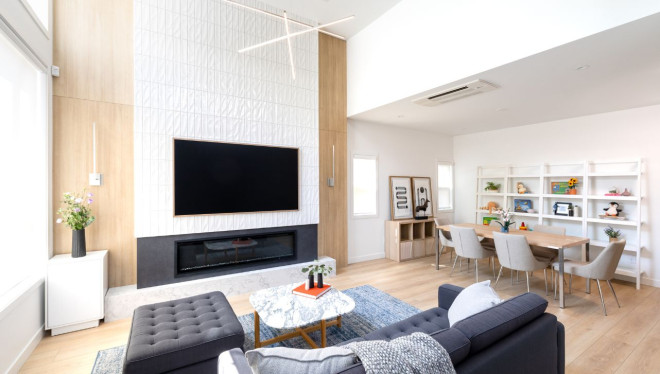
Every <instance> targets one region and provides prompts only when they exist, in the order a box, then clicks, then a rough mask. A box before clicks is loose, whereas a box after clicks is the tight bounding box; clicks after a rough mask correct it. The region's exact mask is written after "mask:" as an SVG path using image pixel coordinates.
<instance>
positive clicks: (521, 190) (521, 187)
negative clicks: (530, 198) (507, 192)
mask: <svg viewBox="0 0 660 374" xmlns="http://www.w3.org/2000/svg"><path fill="white" fill-rule="evenodd" d="M516 187H517V188H518V193H519V194H524V193H527V187H525V185H524V184H523V183H522V182H518V184H517V185H516Z"/></svg>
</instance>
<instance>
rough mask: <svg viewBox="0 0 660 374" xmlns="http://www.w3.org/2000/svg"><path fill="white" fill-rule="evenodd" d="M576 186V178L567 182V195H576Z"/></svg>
mask: <svg viewBox="0 0 660 374" xmlns="http://www.w3.org/2000/svg"><path fill="white" fill-rule="evenodd" d="M577 185H578V180H577V178H571V179H569V180H568V194H569V195H577Z"/></svg>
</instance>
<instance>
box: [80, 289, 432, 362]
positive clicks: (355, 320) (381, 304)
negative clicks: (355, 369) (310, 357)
mask: <svg viewBox="0 0 660 374" xmlns="http://www.w3.org/2000/svg"><path fill="white" fill-rule="evenodd" d="M344 293H346V294H347V295H348V296H350V297H352V298H353V300H355V309H354V310H353V311H352V312H351V313H349V314H346V315H344V316H342V328H341V329H340V328H338V327H337V326H331V327H328V329H327V335H326V339H327V342H328V346H333V345H336V344H339V343H341V342H344V341H347V340H351V339H353V338H357V337H360V336H363V335H366V334H368V333H370V332H372V331H374V330H377V329H379V328H381V327H385V326H387V325H390V324H392V323H395V322H398V321H401V320H402V319H406V318H408V317H411V316H413V315H415V314H417V313H419V312H420V310H419V309H417V308H415V307H414V306H412V305H410V304H407V303H405V302H403V301H401V300H399V299H397V298H395V297H393V296H391V295H388V294H386V293H385V292H382V291H380V290H378V289H377V288H374V287H372V286H369V285H366V286H360V287H355V288H351V289H348V290H346V291H344ZM238 320H239V321H240V322H241V325H242V326H243V331H245V345H244V347H243V348H244V349H245V350H250V349H254V314H253V313H250V314H246V315H243V316H239V317H238ZM288 331H291V330H279V329H273V328H270V327H268V326H266V325H265V324H262V325H261V330H260V332H261V340H266V339H270V338H272V337H275V336H278V335H282V334H285V333H286V332H288ZM309 335H310V337H311V338H312V339H314V341H316V342H319V341H320V339H321V332H320V331H314V332H312V333H310V334H309ZM269 347H290V348H309V345H308V344H307V343H306V342H305V340H304V339H303V338H300V337H297V338H294V339H289V340H285V341H283V342H279V343H276V344H272V345H270V346H269ZM125 348H126V347H125V346H119V347H114V348H110V349H106V350H103V351H99V353H98V354H97V355H96V362H94V368H93V369H92V374H121V369H122V363H123V359H124V357H123V356H124V350H125Z"/></svg>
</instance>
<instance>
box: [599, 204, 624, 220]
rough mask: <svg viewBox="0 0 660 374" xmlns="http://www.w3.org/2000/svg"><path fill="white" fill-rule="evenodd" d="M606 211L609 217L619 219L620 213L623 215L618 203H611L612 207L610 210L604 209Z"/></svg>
mask: <svg viewBox="0 0 660 374" xmlns="http://www.w3.org/2000/svg"><path fill="white" fill-rule="evenodd" d="M603 210H604V211H605V215H606V216H608V217H618V216H619V213H621V209H619V203H617V202H616V201H612V202H610V206H609V207H608V208H603Z"/></svg>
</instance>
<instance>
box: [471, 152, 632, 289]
mask: <svg viewBox="0 0 660 374" xmlns="http://www.w3.org/2000/svg"><path fill="white" fill-rule="evenodd" d="M642 167H643V162H642V160H641V159H640V160H623V161H586V162H575V163H562V164H550V163H545V164H532V165H496V166H480V167H478V168H477V191H476V215H475V216H476V217H475V223H482V222H483V217H484V216H492V217H496V216H497V215H496V214H489V212H488V210H483V209H480V207H485V206H487V204H488V202H490V201H492V202H495V203H497V204H498V205H499V207H504V208H507V207H508V208H510V209H511V210H514V200H515V199H525V200H530V201H531V202H532V209H534V210H535V212H534V213H523V212H516V213H514V214H515V216H516V217H520V219H516V225H519V224H520V223H521V221H524V222H525V223H526V225H528V226H531V227H533V226H534V224H543V225H563V226H566V232H567V234H568V235H575V236H583V237H589V238H591V243H590V245H591V246H596V247H605V246H607V241H608V239H607V237H606V235H605V234H604V233H603V229H604V228H606V227H607V226H612V227H613V228H615V229H618V230H621V231H622V233H623V239H626V248H625V252H624V256H623V257H622V260H621V261H620V262H619V266H618V268H617V270H616V273H617V274H619V275H623V276H628V277H632V278H634V279H635V282H636V286H637V289H639V287H640V284H641V276H642V274H643V272H642V269H641V261H640V260H641V252H642V250H643V249H644V246H643V243H642V224H643V219H642V217H643V216H642V210H643V209H644V208H645V207H644V195H643V191H642V186H643V183H642V177H643V175H644V173H643V170H642ZM569 178H577V179H578V187H577V194H576V195H568V194H553V193H552V190H551V185H552V182H566V181H568V179H569ZM487 182H493V183H495V184H500V185H501V187H500V189H499V191H497V192H488V191H485V190H484V188H485V186H486V183H487ZM518 182H522V183H523V184H524V185H525V186H526V188H527V191H528V193H525V194H519V193H518V190H517V184H518ZM613 187H617V188H618V189H619V192H623V190H624V189H625V188H627V189H628V191H629V192H630V193H631V195H630V196H605V193H607V192H608V191H609V190H610V189H611V188H613ZM610 201H615V202H617V203H619V204H620V208H622V209H623V211H622V214H623V215H624V216H625V220H615V219H606V218H600V217H599V215H600V214H603V213H604V211H603V209H604V208H606V207H607V206H608V204H609V202H610ZM556 202H567V203H572V204H573V206H576V205H577V206H578V207H579V208H580V209H579V210H580V212H579V215H576V216H558V215H554V213H553V205H554V203H556ZM583 253H584V251H583ZM583 260H584V255H583ZM591 260H593V258H591Z"/></svg>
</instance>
